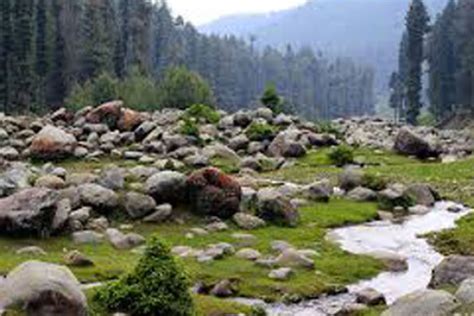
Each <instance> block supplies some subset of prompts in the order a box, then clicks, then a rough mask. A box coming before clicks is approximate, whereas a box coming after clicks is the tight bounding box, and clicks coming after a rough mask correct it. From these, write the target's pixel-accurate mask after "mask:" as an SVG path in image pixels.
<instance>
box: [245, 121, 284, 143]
mask: <svg viewBox="0 0 474 316" xmlns="http://www.w3.org/2000/svg"><path fill="white" fill-rule="evenodd" d="M276 132H277V131H276V129H275V127H273V126H271V125H269V124H266V123H255V122H254V123H252V124H250V126H249V127H248V128H247V130H246V131H245V135H247V137H248V138H249V139H250V140H252V141H262V140H266V139H271V138H273V137H274V136H275V134H276Z"/></svg>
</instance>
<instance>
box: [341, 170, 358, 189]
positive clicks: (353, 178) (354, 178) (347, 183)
mask: <svg viewBox="0 0 474 316" xmlns="http://www.w3.org/2000/svg"><path fill="white" fill-rule="evenodd" d="M363 180H364V172H363V171H362V170H360V169H358V168H347V169H345V170H344V171H343V172H342V173H341V175H340V176H339V187H340V188H341V189H343V190H345V191H350V190H352V189H355V188H357V187H360V186H362V184H363Z"/></svg>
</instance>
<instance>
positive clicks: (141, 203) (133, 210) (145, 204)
mask: <svg viewBox="0 0 474 316" xmlns="http://www.w3.org/2000/svg"><path fill="white" fill-rule="evenodd" d="M155 208H156V202H155V200H153V198H152V197H151V196H149V195H145V194H141V193H137V192H128V193H127V194H126V195H125V210H126V211H127V214H128V215H129V216H130V217H131V218H133V219H140V218H143V217H145V216H147V215H149V214H150V213H152V212H153V211H155Z"/></svg>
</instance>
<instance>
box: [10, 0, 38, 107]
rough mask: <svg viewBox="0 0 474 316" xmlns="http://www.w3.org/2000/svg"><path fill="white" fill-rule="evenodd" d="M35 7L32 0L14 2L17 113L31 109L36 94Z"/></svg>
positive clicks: (14, 68) (13, 68) (13, 76)
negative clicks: (34, 76) (34, 55)
mask: <svg viewBox="0 0 474 316" xmlns="http://www.w3.org/2000/svg"><path fill="white" fill-rule="evenodd" d="M33 5H34V2H33V1H31V0H15V1H13V11H12V12H13V15H12V22H13V37H12V39H13V51H12V55H11V56H12V62H13V63H14V66H13V65H12V68H11V69H12V81H11V82H12V86H11V87H12V88H11V89H12V104H13V106H15V109H14V111H16V112H28V111H30V109H31V106H32V102H33V94H34V93H33V92H34V87H33V84H34V79H33V74H34V64H33V20H34V19H33V14H34V10H33Z"/></svg>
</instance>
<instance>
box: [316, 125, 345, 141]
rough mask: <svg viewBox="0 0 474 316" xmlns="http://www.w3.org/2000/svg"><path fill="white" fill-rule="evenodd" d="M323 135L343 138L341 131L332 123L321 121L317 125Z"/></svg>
mask: <svg viewBox="0 0 474 316" xmlns="http://www.w3.org/2000/svg"><path fill="white" fill-rule="evenodd" d="M317 125H318V127H319V130H320V131H321V133H327V134H333V135H335V136H336V138H342V134H341V131H340V130H339V129H338V128H337V127H336V126H334V124H332V123H331V122H328V121H321V122H318V123H317Z"/></svg>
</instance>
